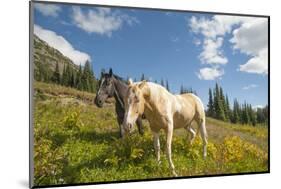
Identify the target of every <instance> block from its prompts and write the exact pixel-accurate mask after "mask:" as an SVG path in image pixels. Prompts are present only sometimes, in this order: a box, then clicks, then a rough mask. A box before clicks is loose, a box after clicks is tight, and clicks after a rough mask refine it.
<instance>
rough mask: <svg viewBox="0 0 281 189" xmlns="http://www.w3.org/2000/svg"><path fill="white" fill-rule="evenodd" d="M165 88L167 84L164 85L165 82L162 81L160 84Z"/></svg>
mask: <svg viewBox="0 0 281 189" xmlns="http://www.w3.org/2000/svg"><path fill="white" fill-rule="evenodd" d="M160 84H161V85H162V86H163V87H165V84H164V80H163V79H161V83H160Z"/></svg>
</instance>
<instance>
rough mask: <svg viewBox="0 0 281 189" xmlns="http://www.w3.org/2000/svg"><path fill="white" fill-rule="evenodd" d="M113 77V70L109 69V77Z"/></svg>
mask: <svg viewBox="0 0 281 189" xmlns="http://www.w3.org/2000/svg"><path fill="white" fill-rule="evenodd" d="M112 75H113V73H112V68H110V69H109V76H110V77H111V76H112Z"/></svg>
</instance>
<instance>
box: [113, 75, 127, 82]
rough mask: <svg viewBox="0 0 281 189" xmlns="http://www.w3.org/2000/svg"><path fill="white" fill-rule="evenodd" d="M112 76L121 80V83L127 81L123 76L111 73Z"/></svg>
mask: <svg viewBox="0 0 281 189" xmlns="http://www.w3.org/2000/svg"><path fill="white" fill-rule="evenodd" d="M113 77H115V79H117V80H119V81H122V82H123V83H127V81H126V80H125V79H124V78H123V77H120V76H118V75H116V74H113Z"/></svg>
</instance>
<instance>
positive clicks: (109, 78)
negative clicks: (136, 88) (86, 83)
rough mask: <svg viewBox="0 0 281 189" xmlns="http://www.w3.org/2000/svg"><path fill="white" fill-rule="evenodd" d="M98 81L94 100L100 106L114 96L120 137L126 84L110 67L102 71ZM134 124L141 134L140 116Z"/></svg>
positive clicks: (142, 131)
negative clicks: (105, 71) (107, 70)
mask: <svg viewBox="0 0 281 189" xmlns="http://www.w3.org/2000/svg"><path fill="white" fill-rule="evenodd" d="M99 81H100V82H99V89H98V92H97V95H96V98H95V100H94V102H95V104H96V105H97V106H98V107H100V108H101V107H102V106H103V103H104V102H105V100H106V99H107V98H111V97H114V98H115V112H116V115H117V122H118V124H119V129H120V135H121V137H122V132H121V125H122V123H123V119H124V114H125V107H124V98H125V94H126V92H127V90H128V85H127V84H126V83H125V81H123V80H122V79H121V77H119V76H117V75H114V74H113V72H112V69H110V70H109V73H104V72H103V71H102V72H101V78H100V80H99ZM136 124H137V126H138V129H139V133H140V134H141V135H143V133H144V129H143V125H142V120H141V117H140V118H138V119H137V121H136Z"/></svg>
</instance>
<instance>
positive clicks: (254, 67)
mask: <svg viewBox="0 0 281 189" xmlns="http://www.w3.org/2000/svg"><path fill="white" fill-rule="evenodd" d="M238 70H239V71H243V72H248V73H256V74H267V73H268V53H267V49H264V50H262V51H260V52H259V53H258V54H257V55H255V56H253V57H252V58H250V59H249V60H248V61H247V62H246V63H245V64H242V65H240V66H239V69H238Z"/></svg>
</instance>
